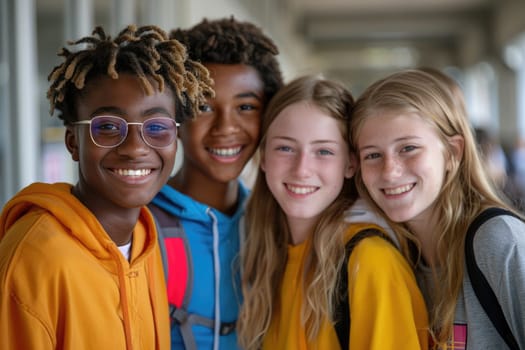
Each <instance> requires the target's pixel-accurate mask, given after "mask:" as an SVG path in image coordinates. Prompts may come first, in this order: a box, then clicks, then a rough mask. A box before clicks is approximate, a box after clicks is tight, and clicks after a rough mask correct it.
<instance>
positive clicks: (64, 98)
mask: <svg viewBox="0 0 525 350" xmlns="http://www.w3.org/2000/svg"><path fill="white" fill-rule="evenodd" d="M68 44H69V45H72V46H76V47H79V50H76V51H70V50H68V49H67V48H65V47H63V48H62V49H61V50H60V51H59V52H58V56H62V57H64V59H65V60H64V62H62V63H61V64H60V65H58V66H56V67H55V68H54V69H53V71H52V72H51V73H50V74H49V76H48V80H49V81H50V84H51V85H50V87H49V90H48V92H47V98H48V99H49V102H50V106H51V111H50V112H51V114H53V112H54V110H55V109H57V110H59V111H60V112H61V113H60V114H59V115H58V118H60V119H61V120H62V121H63V122H64V125H69V124H71V123H72V122H75V121H77V118H78V117H77V113H76V103H77V97H78V96H80V95H81V94H82V90H83V89H84V88H85V87H86V85H87V83H88V82H89V81H91V80H93V79H95V78H98V77H101V76H107V77H110V78H112V79H118V77H119V74H121V73H126V74H133V75H136V76H137V78H138V79H139V80H140V82H141V84H142V86H143V88H144V90H145V92H146V93H147V94H148V95H150V94H152V93H154V87H153V85H152V82H153V81H154V82H156V83H157V86H158V89H159V91H161V92H162V91H164V89H165V85H166V84H167V85H168V87H169V88H170V89H171V90H172V91H173V93H174V96H175V108H176V111H177V115H176V118H177V121H179V122H181V121H183V120H185V119H188V118H191V117H193V116H194V115H195V113H196V112H197V111H198V107H199V105H201V103H202V102H204V101H205V98H206V97H209V96H213V90H212V87H211V84H212V80H211V78H210V76H209V72H208V70H207V69H206V68H205V67H204V66H203V65H202V64H200V63H198V62H195V61H192V60H190V59H188V55H187V51H186V48H185V47H184V46H183V45H181V43H179V42H178V41H177V40H174V39H170V38H169V36H168V34H167V33H166V32H164V31H163V30H162V29H160V28H158V27H156V26H143V27H136V26H134V25H130V26H128V27H126V28H125V29H124V30H122V31H121V32H120V33H119V34H118V35H117V36H116V37H115V38H114V39H113V38H112V37H111V36H109V35H107V34H106V33H105V32H104V29H103V28H102V27H96V28H95V29H94V30H93V32H92V35H91V36H86V37H83V38H81V39H79V40H77V41H73V42H68Z"/></svg>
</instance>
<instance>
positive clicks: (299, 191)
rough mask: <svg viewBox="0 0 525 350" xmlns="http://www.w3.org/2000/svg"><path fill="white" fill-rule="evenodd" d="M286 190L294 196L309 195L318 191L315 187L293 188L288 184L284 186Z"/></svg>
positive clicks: (293, 186)
mask: <svg viewBox="0 0 525 350" xmlns="http://www.w3.org/2000/svg"><path fill="white" fill-rule="evenodd" d="M285 186H286V189H287V190H288V191H290V192H292V193H295V194H310V193H313V192H315V191H317V190H318V189H319V187H317V186H295V185H290V184H285Z"/></svg>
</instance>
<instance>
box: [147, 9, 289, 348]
mask: <svg viewBox="0 0 525 350" xmlns="http://www.w3.org/2000/svg"><path fill="white" fill-rule="evenodd" d="M171 36H172V37H174V38H176V39H177V40H179V41H180V42H182V43H183V44H184V45H185V46H186V47H187V49H188V54H189V57H190V58H191V59H192V60H195V61H199V62H201V63H202V64H204V66H205V67H206V68H207V69H208V70H209V71H210V75H211V77H212V78H213V81H214V84H213V89H214V91H215V97H213V98H208V100H207V101H206V103H204V104H202V105H201V106H200V113H199V114H198V116H197V117H196V118H195V119H193V120H190V121H188V122H185V123H183V124H182V125H181V130H180V134H179V138H180V141H181V143H182V146H183V150H184V152H183V154H184V159H183V162H182V165H181V168H180V170H178V172H177V173H176V174H175V176H174V177H172V178H171V179H170V180H169V181H168V184H167V185H166V186H164V187H163V188H162V190H161V191H160V193H159V194H158V195H157V196H156V197H155V199H154V200H153V203H152V205H151V206H150V208H151V209H152V211H153V213H154V214H155V216H156V217H157V219H158V221H159V222H160V224H161V226H163V228H162V230H161V232H162V234H163V235H164V239H163V243H164V245H165V252H166V253H167V254H166V259H165V266H166V268H167V272H168V280H167V284H168V299H169V302H170V308H171V316H172V333H171V341H172V349H181V348H186V349H196V348H198V349H218V348H220V349H236V348H238V345H237V335H236V330H235V322H236V320H237V314H238V311H239V305H240V304H241V302H242V297H241V291H240V290H241V289H240V279H239V277H240V274H239V272H240V271H239V265H238V263H239V261H238V253H239V247H240V226H241V222H242V221H241V217H242V216H243V214H244V202H245V200H246V197H247V195H248V189H247V187H246V186H245V185H244V184H243V183H242V182H241V181H240V180H239V176H240V174H241V171H242V170H243V168H244V167H245V165H246V163H247V162H248V161H249V160H250V159H251V158H252V155H253V154H254V152H255V150H256V148H257V145H258V142H259V127H260V122H261V117H262V114H263V112H264V109H265V106H266V103H267V102H268V100H269V99H270V98H271V97H272V96H273V95H274V94H275V93H276V91H277V90H278V89H279V88H280V87H281V86H282V74H281V70H280V68H279V63H278V61H277V58H276V56H277V54H278V50H277V47H276V46H275V44H274V43H273V41H272V40H271V39H270V38H269V37H268V36H266V35H265V34H263V32H262V31H261V29H260V28H259V27H257V26H255V25H254V24H252V23H248V22H241V21H238V20H236V19H234V18H233V17H232V18H223V19H216V20H206V19H204V20H203V21H201V22H200V23H198V24H196V25H195V26H194V27H192V28H190V29H187V30H182V29H178V30H174V31H172V33H171Z"/></svg>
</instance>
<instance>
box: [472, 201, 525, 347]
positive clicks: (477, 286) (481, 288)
mask: <svg viewBox="0 0 525 350" xmlns="http://www.w3.org/2000/svg"><path fill="white" fill-rule="evenodd" d="M497 215H511V216H514V217H516V215H515V214H514V213H512V212H510V211H508V210H505V209H502V208H489V209H487V210H484V211H483V212H482V213H481V214H479V215H478V216H477V217H476V218H475V219H474V221H472V223H471V224H470V226H469V228H468V230H467V236H466V238H465V260H466V263H467V271H468V275H469V277H470V282H471V283H472V289H474V293H475V294H476V297H477V298H478V300H479V303H480V304H481V306H482V307H483V310H485V312H486V314H487V316H488V317H489V319H490V320H491V321H492V324H493V325H494V327H495V328H496V330H497V331H498V333H499V334H500V336H501V337H502V338H503V340H505V343H506V344H507V345H508V347H509V348H510V349H511V350H519V346H518V343H517V341H516V339H515V338H514V335H513V334H512V331H511V329H510V327H509V324H508V323H507V320H506V319H505V315H504V314H503V310H502V308H501V305H500V304H499V302H498V298H497V297H496V294H494V291H493V290H492V288H491V287H490V285H489V283H488V281H487V279H486V278H485V276H484V275H483V272H482V271H481V270H480V268H479V266H478V264H477V263H476V257H475V255H474V236H475V234H476V232H477V230H478V229H479V227H480V226H481V225H482V224H483V223H484V222H486V221H487V220H489V219H490V218H492V217H494V216H497Z"/></svg>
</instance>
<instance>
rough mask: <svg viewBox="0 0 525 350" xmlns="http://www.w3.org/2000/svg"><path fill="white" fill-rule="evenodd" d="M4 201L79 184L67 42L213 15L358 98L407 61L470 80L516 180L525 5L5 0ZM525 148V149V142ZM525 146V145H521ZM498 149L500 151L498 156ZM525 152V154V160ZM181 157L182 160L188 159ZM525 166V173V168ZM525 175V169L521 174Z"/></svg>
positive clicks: (0, 68) (0, 171)
mask: <svg viewBox="0 0 525 350" xmlns="http://www.w3.org/2000/svg"><path fill="white" fill-rule="evenodd" d="M0 4H1V6H0V35H1V41H0V121H1V127H0V204H3V203H5V201H6V200H7V199H8V198H9V197H11V196H12V195H13V194H14V193H15V192H17V191H18V190H19V189H20V188H22V187H23V186H25V185H27V184H29V183H31V182H34V181H46V182H56V181H69V182H72V181H75V173H76V168H75V163H73V162H72V161H71V159H70V157H69V154H68V153H67V151H66V149H65V147H64V145H63V128H62V125H61V123H60V122H59V121H58V119H56V118H51V117H50V115H49V104H48V102H47V100H46V96H45V95H46V91H47V88H48V83H47V75H48V74H49V72H51V70H52V68H53V67H54V66H55V65H56V64H57V63H58V62H59V60H58V58H57V56H56V52H57V50H58V49H59V48H60V47H62V46H63V45H64V43H65V41H66V40H71V39H77V38H79V37H81V36H84V35H87V34H90V33H91V30H92V29H93V27H94V26H95V25H102V26H104V28H106V29H107V31H109V32H110V33H112V34H116V33H117V32H118V31H119V30H120V29H122V28H124V26H125V25H127V24H129V23H136V24H139V25H140V24H156V25H158V26H160V27H162V28H163V29H165V30H166V31H169V30H170V29H172V28H175V27H188V26H191V25H193V24H195V23H197V22H199V21H200V20H201V19H202V18H203V17H207V18H210V19H213V18H220V17H225V16H231V15H233V16H235V17H236V18H238V19H242V20H249V21H253V22H254V23H256V24H257V25H259V26H261V27H262V28H263V29H264V31H265V32H266V33H267V34H268V35H270V36H271V37H272V38H273V39H274V40H275V42H276V43H277V45H278V46H279V48H280V51H281V54H280V56H279V59H280V62H281V64H282V67H283V72H284V76H285V79H286V80H287V81H288V80H290V79H291V78H293V77H295V76H297V75H299V74H304V73H323V74H324V75H325V76H327V77H330V78H335V79H338V80H341V81H343V82H344V83H346V84H347V85H348V87H349V88H350V89H351V90H352V92H353V93H354V95H355V96H357V95H359V93H360V92H361V91H362V90H363V89H364V88H365V87H366V86H367V85H368V84H370V83H371V82H372V81H374V80H376V79H378V78H381V77H383V76H385V75H386V74H388V73H390V72H392V71H395V70H398V69H401V68H405V67H417V66H430V67H435V68H438V69H441V70H443V71H444V72H445V73H447V74H449V75H451V76H452V77H453V78H455V79H456V80H457V81H458V82H459V83H460V85H461V86H462V88H463V90H464V92H465V96H466V100H467V107H468V112H469V117H470V118H471V121H472V125H473V127H476V128H477V129H479V130H483V131H484V132H485V134H488V138H489V139H490V140H491V141H493V142H495V144H496V145H497V146H501V148H500V150H499V151H500V152H499V155H500V158H501V156H503V158H504V159H503V160H501V162H502V164H503V166H504V167H505V171H507V172H508V174H509V176H514V174H519V173H518V171H519V170H520V169H521V168H525V161H521V162H520V161H519V160H518V161H515V162H513V157H519V155H520V154H524V153H525V151H523V152H521V153H520V152H519V150H523V149H521V148H518V145H521V146H520V147H525V145H524V144H523V139H525V0H322V1H320V0H0ZM524 149H525V148H524ZM515 151H516V152H515ZM497 153H498V152H496V154H497ZM522 157H525V155H524V156H522ZM179 158H180V157H179ZM524 171H525V169H524ZM516 178H517V179H522V180H525V176H517V177H516Z"/></svg>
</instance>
